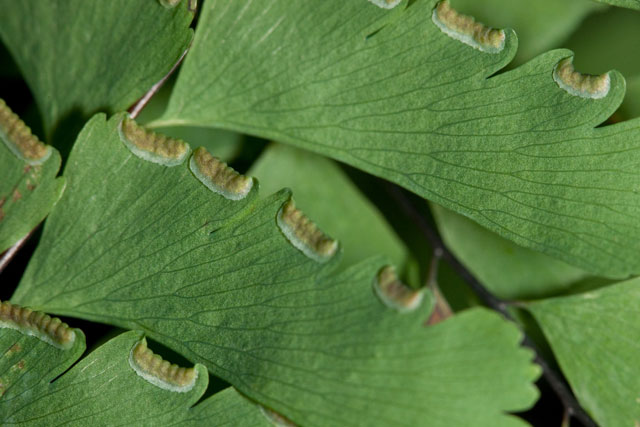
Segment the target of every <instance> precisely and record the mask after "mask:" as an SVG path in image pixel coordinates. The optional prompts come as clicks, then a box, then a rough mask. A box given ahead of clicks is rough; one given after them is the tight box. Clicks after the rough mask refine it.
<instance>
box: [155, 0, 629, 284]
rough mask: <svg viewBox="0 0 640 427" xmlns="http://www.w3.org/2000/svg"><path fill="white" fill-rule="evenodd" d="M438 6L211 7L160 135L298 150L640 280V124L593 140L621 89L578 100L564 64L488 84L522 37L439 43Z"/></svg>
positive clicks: (279, 0) (619, 81) (281, 3)
mask: <svg viewBox="0 0 640 427" xmlns="http://www.w3.org/2000/svg"><path fill="white" fill-rule="evenodd" d="M435 6H436V1H435V0H417V1H414V2H411V3H410V4H409V5H407V4H406V3H402V4H401V5H400V6H398V7H396V8H395V9H393V10H391V11H389V10H383V9H381V8H378V7H376V6H375V5H373V4H371V3H369V2H364V1H362V2H358V1H354V2H342V1H338V0H329V1H323V2H322V4H321V5H318V4H317V3H315V2H294V3H292V2H289V1H286V0H272V1H269V2H266V3H265V2H247V3H243V2H233V3H229V2H223V1H215V0H214V1H210V2H208V3H207V4H205V5H204V8H203V11H202V16H201V19H200V22H199V29H198V32H197V35H196V39H195V40H194V45H193V50H192V51H191V53H190V55H189V57H188V58H187V60H186V63H185V64H184V68H183V70H182V72H181V74H180V75H179V77H178V81H177V84H176V89H175V91H174V94H173V97H172V99H171V101H170V105H169V109H168V111H167V112H166V113H165V115H164V119H162V120H160V121H158V122H156V125H160V124H165V125H167V124H169V123H172V124H191V125H208V126H223V127H228V128H233V129H236V130H240V131H244V132H249V133H254V134H257V135H261V136H265V137H270V138H273V139H277V140H279V141H282V142H287V143H292V144H296V145H299V146H301V147H304V148H307V149H311V150H315V151H317V152H320V153H323V154H326V155H329V156H332V157H334V158H337V159H339V160H341V161H344V162H346V163H349V164H351V165H354V166H356V167H359V168H362V169H364V170H366V171H368V172H371V173H374V174H376V175H379V176H382V177H384V178H387V179H389V180H392V181H394V182H396V183H399V184H401V185H403V186H404V187H406V188H408V189H410V190H412V191H414V192H416V193H418V194H420V195H422V196H424V197H426V198H428V199H431V200H434V201H436V202H437V203H439V204H441V205H443V206H445V207H447V208H449V209H453V210H455V211H457V212H459V213H462V214H464V215H466V216H469V217H471V218H472V219H474V220H475V221H477V222H478V223H480V224H481V225H483V226H485V227H487V228H489V229H491V230H493V231H495V232H498V233H499V234H501V235H502V236H504V237H507V238H509V239H511V240H513V241H514V242H516V243H517V244H519V245H522V246H525V247H528V248H532V249H535V250H538V251H542V252H545V253H547V254H549V255H551V256H554V257H559V258H561V259H562V260H564V261H566V262H569V263H572V264H574V265H576V266H579V267H581V268H584V269H586V270H589V271H591V272H594V273H598V274H601V275H607V276H612V277H620V276H626V275H628V274H630V273H634V272H639V271H640V258H638V257H637V256H636V254H637V253H638V251H639V250H640V228H638V220H639V219H640V204H639V201H638V193H637V181H638V173H637V167H636V166H637V164H638V162H639V161H640V158H638V156H639V154H638V149H639V148H640V131H639V130H638V123H639V122H638V120H634V121H630V122H626V123H620V124H617V125H614V126H605V127H599V128H596V126H597V125H599V124H600V123H602V121H604V120H605V119H606V118H607V117H608V116H609V115H610V114H611V113H612V112H613V111H614V110H615V108H616V107H617V106H618V105H619V104H620V102H621V100H622V97H623V94H624V79H623V78H622V77H621V76H620V75H619V73H616V72H611V73H609V75H608V76H607V77H608V84H605V82H606V81H607V77H602V78H600V79H599V80H598V81H599V82H600V83H601V84H602V87H601V88H600V89H599V90H600V92H598V89H595V87H591V89H589V87H587V90H585V89H580V90H576V89H572V88H571V85H574V86H576V87H579V85H580V84H581V83H580V82H584V81H585V78H584V77H583V76H580V75H578V74H570V73H568V75H567V74H565V77H564V78H565V79H566V80H567V82H568V83H566V82H563V81H562V78H561V77H559V75H558V74H557V73H555V72H554V70H556V68H557V67H558V66H559V64H560V62H561V61H562V60H563V59H565V58H568V57H570V56H571V52H570V51H566V50H557V51H552V52H549V53H546V54H543V55H541V56H539V57H537V58H535V59H533V60H532V61H530V62H528V63H526V64H524V65H522V66H520V67H519V68H517V69H515V70H513V71H509V72H505V73H502V74H499V75H496V76H493V77H490V76H492V75H493V74H494V73H495V72H497V71H499V70H500V69H501V68H503V67H504V66H505V65H506V64H507V63H508V62H509V61H510V60H511V58H512V57H513V55H514V53H515V51H516V45H517V41H516V37H515V34H514V33H513V32H511V31H506V32H505V33H504V34H505V40H504V46H503V47H501V45H500V43H498V44H496V46H497V47H495V46H494V47H493V48H492V47H491V46H489V47H488V48H485V51H483V50H480V48H481V44H480V42H478V41H473V39H472V38H469V37H467V38H466V39H465V38H464V35H459V34H458V36H457V37H458V38H462V39H464V40H466V42H467V43H468V44H466V43H463V42H461V41H459V40H457V39H454V38H452V37H450V36H449V35H447V34H445V32H443V31H442V30H441V29H440V27H439V26H438V25H436V23H435V22H434V20H433V15H434V7H435ZM448 25H450V26H452V27H453V26H455V23H452V22H449V24H448ZM441 26H443V28H444V27H446V24H442V22H441ZM447 28H448V27H447ZM449 32H450V33H452V34H453V33H455V31H451V30H449ZM492 34H494V35H496V37H498V34H499V33H492ZM470 40H471V41H470ZM496 40H498V39H496ZM494 41H495V40H494ZM474 43H475V44H474ZM471 45H473V46H471ZM492 49H493V50H492ZM564 65H565V68H564V70H565V71H570V68H567V67H566V63H565V64H564ZM554 75H555V78H554ZM558 82H560V83H558ZM560 85H562V86H563V87H564V88H563V87H561V86H560ZM585 87H586V86H585ZM588 90H593V93H590V92H589V91H588ZM580 91H582V92H580ZM577 94H578V95H577ZM605 201H606V202H605Z"/></svg>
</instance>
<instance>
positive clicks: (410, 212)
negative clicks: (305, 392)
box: [382, 181, 597, 427]
mask: <svg viewBox="0 0 640 427" xmlns="http://www.w3.org/2000/svg"><path fill="white" fill-rule="evenodd" d="M382 185H384V187H385V190H386V191H387V192H388V193H389V195H390V196H391V197H392V198H393V199H394V200H395V201H396V203H398V206H399V207H400V209H401V210H402V211H403V212H404V213H405V214H406V215H407V216H408V217H409V218H410V219H411V221H412V222H413V223H414V224H415V225H416V226H417V227H418V229H419V230H420V232H421V233H422V234H423V235H424V237H425V238H426V240H427V241H428V242H429V244H430V245H431V247H432V249H433V251H434V253H437V254H438V255H439V256H440V257H441V258H442V259H443V260H445V261H446V262H448V263H449V265H451V267H452V268H453V269H454V270H455V271H456V272H457V273H458V274H459V275H460V277H462V279H463V280H464V281H465V282H466V283H467V285H468V286H469V287H470V288H471V289H472V290H473V291H474V292H475V293H476V294H477V295H478V297H480V299H481V300H482V301H483V302H484V303H485V304H486V305H487V306H488V307H489V308H491V309H493V310H495V311H497V312H498V313H500V314H502V316H503V317H504V318H506V319H508V320H510V321H512V322H513V323H515V324H516V326H518V328H519V329H521V330H522V328H520V326H519V325H518V324H517V322H515V319H514V318H513V316H511V313H509V310H508V307H509V302H507V301H504V300H502V299H500V298H498V297H496V296H495V295H493V294H492V293H491V292H490V291H489V290H488V289H487V288H486V287H485V286H484V285H483V284H482V283H480V281H479V280H478V279H476V278H475V276H474V275H473V274H472V273H471V272H470V271H469V270H468V269H467V268H466V267H465V266H464V265H462V263H461V262H460V261H459V260H458V259H457V258H456V257H455V256H454V255H453V254H452V253H451V252H450V251H449V250H448V248H447V247H446V246H445V244H444V242H443V241H442V239H441V238H440V235H439V234H438V233H437V232H436V231H435V230H434V229H433V228H432V227H431V224H430V223H429V222H428V221H427V220H426V219H425V218H424V216H423V215H422V213H421V212H420V211H419V210H418V209H417V207H416V206H415V205H414V204H413V202H412V201H411V200H410V198H409V197H408V196H407V194H406V193H405V191H406V190H404V189H402V188H400V187H398V186H397V185H395V184H391V183H389V182H386V181H384V182H383V184H382ZM522 332H523V337H524V338H523V340H522V345H524V346H525V347H528V348H529V349H531V350H533V352H534V354H535V357H534V362H535V363H537V364H538V365H539V366H540V368H541V369H542V376H543V378H544V379H545V381H546V382H547V383H548V384H549V386H550V387H551V389H552V390H553V391H554V392H555V394H556V395H557V396H558V398H559V399H560V401H561V402H562V405H563V406H564V408H565V411H566V414H568V415H569V416H572V417H574V418H576V419H577V420H578V421H580V422H581V423H582V424H583V425H585V426H586V427H597V424H596V423H595V422H594V421H593V419H591V417H590V416H589V414H587V413H586V411H585V410H584V409H583V408H582V406H580V403H578V401H577V400H576V398H575V396H574V395H573V393H572V392H571V390H570V388H569V387H568V386H567V384H566V383H565V381H564V380H563V379H562V377H561V376H559V375H558V374H557V373H556V372H555V371H554V370H553V369H552V368H551V367H550V366H549V364H548V363H547V361H546V360H544V359H543V358H542V357H541V356H540V352H539V351H538V348H537V346H536V345H535V343H534V342H533V340H531V338H530V337H529V336H527V334H526V333H525V332H524V331H522Z"/></svg>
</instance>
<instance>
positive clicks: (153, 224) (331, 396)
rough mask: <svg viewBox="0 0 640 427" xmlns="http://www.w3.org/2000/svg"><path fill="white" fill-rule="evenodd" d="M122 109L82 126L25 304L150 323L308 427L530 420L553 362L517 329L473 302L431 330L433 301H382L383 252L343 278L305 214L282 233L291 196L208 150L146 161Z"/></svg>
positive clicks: (165, 339) (23, 291)
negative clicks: (220, 164)
mask: <svg viewBox="0 0 640 427" xmlns="http://www.w3.org/2000/svg"><path fill="white" fill-rule="evenodd" d="M122 118H123V116H122V115H117V116H115V117H113V118H112V119H111V120H109V121H108V122H107V121H106V120H105V118H104V116H102V115H98V116H96V117H95V118H94V119H92V120H91V121H90V122H89V123H88V124H87V126H86V127H85V129H84V130H83V131H82V132H81V134H80V136H79V138H78V141H77V142H76V144H75V145H74V149H73V151H72V153H71V156H70V158H69V161H68V166H67V168H66V169H65V176H66V177H67V179H68V180H69V189H68V191H67V192H65V195H64V196H63V198H62V199H61V201H60V202H59V204H58V205H57V206H56V209H55V210H54V211H53V212H52V214H51V216H50V217H49V220H48V221H47V224H46V226H45V230H44V232H43V236H42V240H41V242H40V245H39V247H38V249H37V251H36V253H35V254H34V257H33V258H32V260H31V263H30V264H29V267H28V269H27V272H26V273H25V276H24V278H23V280H22V282H21V284H20V286H19V288H18V290H17V291H16V294H15V295H14V300H15V301H16V302H19V303H22V304H29V305H30V306H34V307H38V308H42V309H48V310H50V311H51V312H55V313H58V314H66V315H70V316H77V317H82V318H85V319H89V320H95V321H101V322H107V323H110V324H113V325H118V326H121V327H125V328H135V329H142V330H143V331H145V333H147V334H148V335H149V336H150V337H152V338H154V339H156V340H157V341H159V342H161V343H163V344H165V345H167V346H168V347H170V348H172V349H174V350H175V351H177V352H179V353H181V354H183V355H184V356H185V357H187V358H189V359H190V360H192V361H194V362H198V363H203V364H204V365H205V366H207V368H209V370H210V371H211V372H213V373H214V374H216V375H218V376H220V377H222V378H224V379H225V380H227V381H229V382H231V383H232V384H233V385H234V386H235V387H236V388H237V389H238V390H240V391H241V392H242V393H244V394H246V395H248V396H249V397H250V398H252V399H254V400H256V401H258V402H260V403H261V404H263V405H265V406H267V407H270V408H273V409H274V410H276V411H277V412H279V413H282V414H283V415H285V416H286V417H287V418H289V419H291V420H292V421H294V422H296V423H300V424H304V425H326V424H328V423H335V424H339V425H352V424H363V423H366V424H368V425H389V424H394V423H395V424H411V425H431V426H440V425H447V426H448V425H451V424H454V425H468V424H471V423H473V424H475V425H487V426H495V425H520V424H521V421H519V420H518V419H517V418H515V417H512V416H508V415H505V412H506V411H518V410H522V409H524V408H527V407H529V406H530V405H531V404H532V403H533V402H534V401H535V399H536V397H537V391H536V390H535V388H534V387H533V386H532V384H531V381H532V380H534V379H535V378H536V377H537V375H538V374H539V369H538V368H537V367H536V366H535V365H532V364H531V353H530V352H529V351H528V350H525V349H523V348H520V347H519V345H518V344H519V341H520V339H521V334H520V332H519V331H518V330H517V329H516V328H515V327H514V326H513V325H512V324H510V323H508V322H506V321H505V320H504V319H502V318H500V317H499V316H498V315H496V314H494V313H490V312H488V311H486V310H483V309H474V310H470V311H467V312H465V313H463V314H461V315H458V316H455V317H453V318H451V319H449V320H447V321H445V322H443V323H440V324H438V325H436V326H434V327H428V328H427V327H425V326H424V323H425V321H426V319H427V318H428V316H429V313H430V309H431V299H430V298H429V296H428V295H425V301H424V302H423V303H422V305H418V304H417V303H418V302H419V301H420V300H419V299H416V297H417V296H418V295H419V294H409V295H408V296H412V297H413V298H410V299H408V300H406V302H404V303H402V304H401V303H400V302H398V303H397V304H401V305H400V308H405V309H407V310H409V311H408V312H399V311H397V310H396V309H394V308H391V307H388V306H387V304H392V303H391V301H393V300H391V301H389V300H384V299H382V298H381V297H379V295H385V293H384V291H382V290H380V289H379V288H378V289H377V288H376V283H380V282H379V280H381V277H382V276H380V273H379V271H380V267H381V265H382V263H381V260H380V259H378V258H376V259H371V260H368V261H365V262H363V263H360V264H358V265H356V266H352V267H350V268H348V269H346V270H344V271H342V272H341V273H339V274H335V273H333V274H332V273H331V270H332V269H333V268H335V267H336V265H337V263H338V261H339V255H338V254H336V255H334V256H332V257H331V256H330V255H328V254H329V253H325V252H319V249H318V247H317V246H314V245H313V244H311V243H309V241H308V240H305V239H304V238H303V237H298V236H300V235H298V234H295V232H292V231H291V230H292V229H295V230H302V231H306V232H309V231H310V230H311V229H310V228H308V224H307V223H306V222H305V220H304V219H303V218H298V219H297V222H295V223H294V225H291V226H288V227H290V228H286V227H284V226H283V225H282V224H283V223H285V222H284V220H283V219H282V217H280V214H281V213H282V211H281V209H283V204H284V203H286V202H287V200H288V199H289V197H290V192H289V191H281V192H279V193H276V194H274V195H272V196H271V197H268V198H266V199H259V198H258V197H257V191H256V189H255V188H253V190H251V191H250V192H249V193H248V194H247V195H246V196H245V197H244V198H240V197H236V196H237V195H238V193H229V192H227V193H223V194H226V196H223V195H220V194H216V193H214V192H212V191H210V190H209V188H208V187H206V186H205V185H203V184H202V183H201V182H199V181H198V179H196V178H195V177H194V176H193V175H192V172H191V171H190V169H189V167H188V166H187V164H186V163H191V161H195V162H197V161H196V160H193V159H195V158H197V157H193V158H192V160H191V161H189V162H186V161H185V163H183V164H178V165H176V166H173V167H167V166H163V165H159V164H156V163H152V162H149V161H146V160H142V159H140V158H139V157H137V155H133V154H132V152H131V151H130V150H129V149H128V148H127V146H125V144H123V143H122V141H121V140H120V137H119V132H118V125H119V123H120V121H121V120H122ZM196 164H197V163H196ZM216 182H217V183H220V181H213V183H216ZM132 183H135V184H132ZM209 184H210V185H211V183H209ZM254 187H255V184H254ZM214 188H215V187H214ZM234 188H235V187H234ZM229 191H231V190H229ZM231 196H233V197H236V198H237V199H238V200H232V199H228V198H227V197H231ZM278 218H280V219H278ZM287 224H291V223H290V222H289V223H287ZM305 224H307V225H305ZM293 227H301V228H300V229H298V228H293ZM285 232H286V233H287V234H285ZM292 233H293V234H292ZM336 237H339V236H336ZM314 238H315V237H314ZM294 244H295V245H296V246H294ZM305 245H306V246H305ZM314 250H315V251H316V252H314ZM324 255H328V256H327V257H324V258H323V256H324ZM384 271H387V270H384ZM384 277H385V278H389V276H384ZM383 283H388V282H386V280H385V281H384V282H383ZM394 283H396V285H397V282H394ZM376 289H377V290H376ZM384 301H386V302H384ZM411 309H412V310H411ZM478 367H482V369H479V368H478Z"/></svg>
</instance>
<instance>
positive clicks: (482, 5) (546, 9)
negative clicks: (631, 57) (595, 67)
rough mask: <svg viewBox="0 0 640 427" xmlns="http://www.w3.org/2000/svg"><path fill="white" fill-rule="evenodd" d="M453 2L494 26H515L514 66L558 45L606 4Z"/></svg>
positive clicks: (581, 0) (584, 0)
mask: <svg viewBox="0 0 640 427" xmlns="http://www.w3.org/2000/svg"><path fill="white" fill-rule="evenodd" d="M451 5H452V6H453V7H455V8H456V9H458V10H460V11H461V12H463V13H465V14H468V15H472V16H473V17H475V18H476V19H477V20H478V21H480V22H483V23H485V24H490V25H491V26H493V27H498V28H513V29H514V30H515V31H516V34H518V52H517V53H516V56H515V58H514V60H513V62H512V64H511V65H512V66H513V65H519V64H522V63H523V62H525V61H528V60H529V59H531V58H533V57H534V56H536V55H539V54H541V53H543V52H545V51H547V50H549V49H551V48H553V47H557V45H558V43H559V42H560V41H562V40H563V39H565V38H566V37H568V36H569V35H570V34H571V32H572V31H573V30H575V29H576V27H577V26H578V25H579V24H580V22H581V21H582V20H583V19H584V18H585V16H587V15H588V14H589V13H591V12H593V11H595V10H598V9H602V8H603V7H604V6H603V5H600V4H598V3H595V2H591V1H588V0H562V1H558V0H535V1H530V0H482V1H478V0H451ZM605 71H607V70H605Z"/></svg>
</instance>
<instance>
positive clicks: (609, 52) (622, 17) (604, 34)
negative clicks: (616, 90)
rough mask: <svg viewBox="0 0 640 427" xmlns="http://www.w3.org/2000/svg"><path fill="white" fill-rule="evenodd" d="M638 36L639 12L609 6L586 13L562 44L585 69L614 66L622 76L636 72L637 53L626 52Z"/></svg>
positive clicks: (638, 67) (638, 69)
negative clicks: (587, 14)
mask: <svg viewBox="0 0 640 427" xmlns="http://www.w3.org/2000/svg"><path fill="white" fill-rule="evenodd" d="M638 40H640V12H636V11H632V10H624V9H618V8H610V9H607V10H605V11H602V12H598V13H594V14H593V15H591V16H589V17H588V18H587V19H585V20H584V22H583V23H582V24H581V25H580V26H579V27H578V29H577V31H575V32H574V33H573V34H572V35H571V37H569V38H568V39H567V40H566V41H565V42H564V43H562V46H563V47H566V48H569V49H571V50H572V51H574V52H575V60H574V63H575V65H576V67H577V68H578V69H580V70H582V71H584V72H585V73H591V74H598V73H605V72H607V71H608V70H611V69H616V70H618V71H620V72H621V73H622V74H623V75H624V76H625V77H631V76H635V75H637V74H640V55H635V54H630V53H631V52H634V51H635V50H637V48H638V43H637V42H638Z"/></svg>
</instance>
